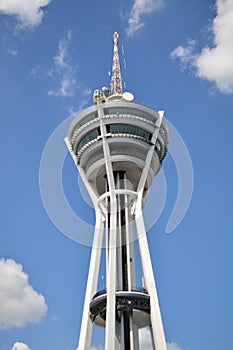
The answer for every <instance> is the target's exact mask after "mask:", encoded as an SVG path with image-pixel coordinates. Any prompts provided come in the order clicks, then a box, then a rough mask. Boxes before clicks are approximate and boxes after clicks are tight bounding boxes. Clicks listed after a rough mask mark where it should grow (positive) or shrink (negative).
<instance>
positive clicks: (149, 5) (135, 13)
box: [126, 0, 164, 36]
mask: <svg viewBox="0 0 233 350" xmlns="http://www.w3.org/2000/svg"><path fill="white" fill-rule="evenodd" d="M163 5H164V0H134V3H133V6H132V8H131V11H130V14H129V19H128V27H127V29H126V33H127V35H128V36H133V35H134V34H135V33H136V32H137V31H138V30H139V29H141V28H143V27H144V21H143V18H144V16H145V15H150V14H152V13H154V12H156V11H158V10H159V9H160V8H161V7H163Z"/></svg>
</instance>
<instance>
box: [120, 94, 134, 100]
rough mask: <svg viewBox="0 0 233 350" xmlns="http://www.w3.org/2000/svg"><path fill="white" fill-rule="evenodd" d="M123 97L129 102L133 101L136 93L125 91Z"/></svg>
mask: <svg viewBox="0 0 233 350" xmlns="http://www.w3.org/2000/svg"><path fill="white" fill-rule="evenodd" d="M122 97H123V99H124V100H126V101H128V102H131V101H133V99H134V95H133V94H131V92H124V93H123V95H122Z"/></svg>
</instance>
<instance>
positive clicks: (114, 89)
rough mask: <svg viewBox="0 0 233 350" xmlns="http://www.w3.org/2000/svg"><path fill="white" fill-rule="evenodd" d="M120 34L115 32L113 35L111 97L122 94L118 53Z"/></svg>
mask: <svg viewBox="0 0 233 350" xmlns="http://www.w3.org/2000/svg"><path fill="white" fill-rule="evenodd" d="M118 40H119V34H118V33H117V32H115V33H114V34H113V43H114V46H113V61H112V79H111V90H110V93H111V95H114V94H120V95H121V94H122V78H121V67H120V59H119V51H118Z"/></svg>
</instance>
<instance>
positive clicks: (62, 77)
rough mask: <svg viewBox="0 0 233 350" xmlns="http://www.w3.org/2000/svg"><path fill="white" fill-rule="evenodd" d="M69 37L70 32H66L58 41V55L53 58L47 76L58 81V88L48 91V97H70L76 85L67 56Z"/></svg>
mask: <svg viewBox="0 0 233 350" xmlns="http://www.w3.org/2000/svg"><path fill="white" fill-rule="evenodd" d="M71 36H72V32H71V31H68V33H67V36H66V38H63V39H61V40H60V42H59V45H58V54H57V56H55V57H54V58H53V60H54V67H53V68H52V69H51V70H50V71H49V73H48V75H49V76H50V77H52V78H55V79H56V80H59V86H58V87H57V88H56V89H52V90H49V91H48V94H49V95H50V96H62V97H67V96H72V95H73V93H74V88H75V86H76V85H77V82H76V79H75V71H76V69H75V68H74V67H73V65H72V62H71V57H70V54H69V48H70V41H71Z"/></svg>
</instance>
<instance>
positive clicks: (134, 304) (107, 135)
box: [66, 32, 168, 350]
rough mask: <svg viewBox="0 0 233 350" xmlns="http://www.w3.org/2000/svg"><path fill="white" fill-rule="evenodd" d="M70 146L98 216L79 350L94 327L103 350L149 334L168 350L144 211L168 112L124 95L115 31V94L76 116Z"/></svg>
mask: <svg viewBox="0 0 233 350" xmlns="http://www.w3.org/2000/svg"><path fill="white" fill-rule="evenodd" d="M131 95H132V94H131ZM66 144H67V147H68V149H69V151H70V153H71V156H72V158H73V160H74V162H75V165H76V166H77V168H78V171H79V173H80V175H81V177H82V180H83V182H84V184H85V185H86V188H87V190H88V192H89V195H90V197H91V199H92V202H93V205H94V209H95V213H96V224H95V231H94V237H93V245H92V252H91V259H90V268H89V274H88V280H87V286H86V296H85V301H84V308H83V317H82V324H81V330H80V336H79V344H78V350H89V349H90V348H91V338H92V328H93V325H97V326H99V327H103V328H105V350H140V349H141V348H140V341H139V340H140V339H139V330H140V329H142V328H144V327H150V330H151V338H152V343H153V349H154V350H166V349H167V348H166V341H165V336H164V330H163V324H162V318H161V313H160V307H159V302H158V296H157V290H156V285H155V280H154V275H153V269H152V263H151V258H150V252H149V247H148V242H147V237H146V230H145V224H144V220H143V215H142V210H143V205H144V203H145V200H146V196H147V194H148V191H149V189H150V186H151V184H152V181H153V178H154V176H155V175H156V174H157V173H158V171H159V170H160V167H161V164H162V161H163V159H164V157H165V155H166V150H167V144H168V128H167V125H166V122H165V121H164V120H163V111H159V112H156V111H154V110H153V109H151V108H148V107H146V106H144V105H141V104H138V103H135V102H132V98H131V97H129V93H128V95H127V93H124V94H122V79H121V72H120V62H119V53H118V34H117V33H116V32H115V33H114V50H113V67H112V79H111V91H110V95H109V96H108V97H107V95H106V96H105V98H104V99H103V100H101V99H96V105H94V106H91V107H89V108H87V109H86V110H84V111H82V112H80V113H79V114H77V116H75V118H74V121H73V123H72V124H71V126H70V129H69V132H68V137H67V138H66ZM103 237H105V242H104V240H103ZM135 247H137V248H138V252H139V255H140V260H139V261H138V262H137V264H136V261H135V260H136V254H135V252H134V250H135ZM103 248H105V249H103ZM103 252H105V255H104V254H103ZM104 258H105V264H106V273H105V274H106V288H105V289H101V288H99V283H98V280H99V279H100V265H101V259H104ZM139 266H140V268H139ZM139 281H140V282H139Z"/></svg>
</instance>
